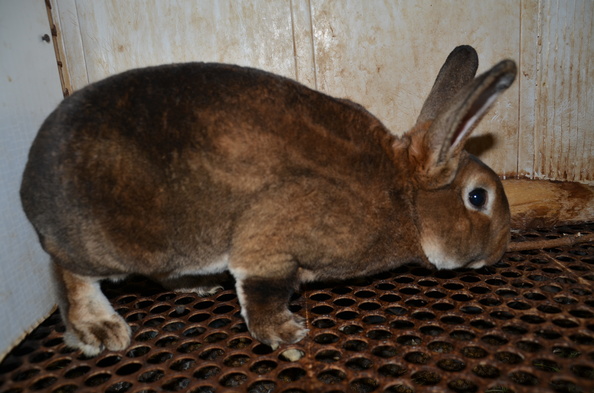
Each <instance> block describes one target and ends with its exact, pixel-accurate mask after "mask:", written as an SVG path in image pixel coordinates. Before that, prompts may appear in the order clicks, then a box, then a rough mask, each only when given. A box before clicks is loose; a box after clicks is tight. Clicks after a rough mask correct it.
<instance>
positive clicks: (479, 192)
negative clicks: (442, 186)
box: [468, 188, 487, 209]
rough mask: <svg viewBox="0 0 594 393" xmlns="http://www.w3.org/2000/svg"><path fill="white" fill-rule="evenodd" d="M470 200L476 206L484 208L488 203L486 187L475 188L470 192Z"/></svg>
mask: <svg viewBox="0 0 594 393" xmlns="http://www.w3.org/2000/svg"><path fill="white" fill-rule="evenodd" d="M468 202H470V204H471V205H472V206H474V207H476V208H479V209H480V208H482V207H484V206H485V203H487V191H486V190H485V189H484V188H475V189H474V190H472V191H470V192H469V193H468Z"/></svg>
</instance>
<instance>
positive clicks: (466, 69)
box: [396, 46, 516, 269]
mask: <svg viewBox="0 0 594 393" xmlns="http://www.w3.org/2000/svg"><path fill="white" fill-rule="evenodd" d="M477 67H478V57H477V55H476V52H475V51H474V49H473V48H471V47H469V46H461V47H458V48H456V49H455V50H454V51H453V52H452V53H451V54H450V56H449V57H448V59H447V60H446V62H445V64H444V65H443V67H442V68H441V70H440V72H439V75H438V76H437V80H436V81H435V84H434V86H433V88H432V90H431V92H430V94H429V97H428V98H427V100H426V101H425V104H424V106H423V108H422V110H421V114H420V116H419V118H418V120H417V124H416V125H415V127H414V128H413V129H412V130H411V131H409V132H408V133H407V134H405V135H404V137H403V138H402V140H401V141H400V142H398V143H397V145H398V144H399V143H401V145H400V146H396V147H397V148H398V147H400V148H402V149H404V150H406V152H405V154H406V156H407V158H408V166H409V168H410V169H409V173H410V176H411V178H412V180H413V182H414V187H413V188H414V192H413V193H414V201H413V204H414V210H415V212H416V224H417V227H418V229H419V232H420V234H421V239H420V243H421V246H422V248H423V251H424V252H425V255H426V256H427V258H428V260H429V261H430V262H431V263H432V264H433V265H435V266H436V267H437V268H440V269H453V268H461V267H471V268H479V267H482V266H485V265H489V264H492V263H495V262H497V261H498V260H499V259H500V258H501V256H502V254H503V252H504V251H505V249H506V247H507V244H508V241H509V237H510V226H509V220H510V213H509V205H508V202H507V199H506V197H505V193H504V191H503V187H502V185H501V182H500V180H499V178H498V176H497V175H496V174H495V173H494V172H493V171H492V170H491V169H490V168H489V167H487V166H486V165H485V164H483V163H482V162H481V161H480V160H479V159H478V158H476V157H474V156H472V155H471V154H469V153H467V152H466V151H464V144H465V142H466V141H467V139H468V137H469V135H470V133H471V132H472V130H473V129H474V126H475V125H476V124H477V123H478V121H479V120H480V119H481V117H482V116H483V115H484V114H485V112H486V111H487V110H488V109H489V107H490V106H491V104H492V103H493V102H494V101H495V99H496V98H497V96H498V95H499V94H500V93H502V92H503V91H504V90H505V89H507V88H508V87H509V86H510V85H511V84H512V82H513V80H514V78H515V75H516V65H515V63H514V62H513V61H511V60H504V61H502V62H500V63H498V64H497V65H496V66H494V67H493V68H492V69H490V70H489V71H487V72H485V73H484V74H482V75H480V76H478V77H477V78H474V76H475V73H476V69H477Z"/></svg>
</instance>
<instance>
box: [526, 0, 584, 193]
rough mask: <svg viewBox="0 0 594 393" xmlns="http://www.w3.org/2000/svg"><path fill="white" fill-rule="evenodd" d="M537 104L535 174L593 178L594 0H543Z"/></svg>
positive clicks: (552, 176)
mask: <svg viewBox="0 0 594 393" xmlns="http://www.w3.org/2000/svg"><path fill="white" fill-rule="evenodd" d="M539 15H540V19H541V23H540V31H539V36H540V38H539V47H538V57H537V64H538V74H537V80H536V85H537V101H536V108H535V117H536V121H535V129H534V130H535V138H534V149H535V162H534V172H535V175H536V177H544V178H549V179H556V180H560V179H563V180H571V181H582V182H593V181H594V40H593V38H594V2H592V1H590V0H582V1H580V0H573V1H558V0H543V1H542V2H541V3H540V10H539Z"/></svg>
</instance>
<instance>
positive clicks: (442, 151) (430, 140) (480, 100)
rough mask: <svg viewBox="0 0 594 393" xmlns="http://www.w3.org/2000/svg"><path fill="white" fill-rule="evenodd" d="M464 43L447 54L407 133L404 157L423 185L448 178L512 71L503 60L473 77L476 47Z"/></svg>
mask: <svg viewBox="0 0 594 393" xmlns="http://www.w3.org/2000/svg"><path fill="white" fill-rule="evenodd" d="M460 48H462V49H460ZM468 48H470V47H458V48H456V49H455V50H454V52H452V54H451V55H450V56H449V57H448V60H447V61H446V63H445V64H444V66H443V67H442V69H441V71H440V73H439V75H438V77H437V80H436V82H435V85H434V86H433V89H432V90H431V93H430V94H429V98H428V99H427V102H426V103H425V105H424V106H423V109H422V111H421V115H420V116H419V120H418V122H417V124H416V126H415V127H414V128H413V129H412V130H411V131H410V132H408V133H407V136H408V137H409V138H410V139H409V140H410V145H409V147H408V155H409V159H410V160H411V163H412V164H413V166H414V168H415V178H416V179H417V180H418V182H419V186H420V187H422V188H426V189H436V188H440V187H443V186H446V185H448V184H449V183H450V182H451V181H452V180H453V178H454V176H455V175H456V173H457V171H458V166H459V162H460V157H461V156H462V151H463V149H464V143H465V142H466V141H467V140H468V137H469V136H470V133H471V132H472V130H473V129H474V127H475V126H476V124H477V123H478V122H479V120H480V119H481V118H482V116H483V115H484V114H485V113H486V112H487V110H488V109H489V108H490V107H491V105H492V104H493V103H494V102H495V99H496V98H497V97H498V96H499V95H500V94H501V93H502V92H503V91H505V90H506V89H507V88H508V87H509V86H511V84H512V82H513V81H514V79H515V76H516V72H517V71H516V64H515V63H514V62H513V61H511V60H504V61H501V62H500V63H498V64H497V65H495V66H494V67H493V68H491V69H490V70H489V71H487V72H485V73H484V74H482V75H480V76H478V77H477V78H475V79H472V77H473V76H474V73H475V71H476V65H477V60H476V52H474V50H470V49H468Z"/></svg>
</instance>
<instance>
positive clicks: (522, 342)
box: [0, 224, 594, 393]
mask: <svg viewBox="0 0 594 393" xmlns="http://www.w3.org/2000/svg"><path fill="white" fill-rule="evenodd" d="M578 232H582V233H592V232H594V224H587V225H582V226H574V227H560V228H556V229H554V230H549V231H530V232H526V233H523V234H521V235H519V234H518V235H514V239H515V240H526V239H545V238H555V237H560V236H563V235H564V234H576V233H578ZM104 290H105V292H106V294H107V295H108V297H109V298H110V299H111V301H112V303H113V304H114V306H115V308H116V310H117V311H118V312H119V313H120V314H121V315H122V316H124V318H125V319H126V320H127V321H128V322H129V323H130V325H131V326H132V329H133V341H132V345H131V346H130V348H129V349H128V350H126V351H122V352H104V353H102V354H100V355H99V356H97V357H95V358H85V357H83V356H81V355H80V353H78V352H76V351H72V350H69V349H67V348H65V347H64V344H63V341H62V334H63V332H64V326H63V324H62V322H61V319H60V317H59V315H58V314H57V313H55V314H54V315H52V316H51V317H50V318H48V319H47V320H46V321H45V322H44V323H42V324H41V325H40V326H39V327H38V328H37V329H36V330H35V331H33V332H32V333H31V334H30V335H29V336H28V337H27V338H26V339H25V340H24V341H23V342H22V343H21V344H20V345H19V346H18V347H17V348H15V349H14V350H13V351H12V352H11V353H10V354H9V355H8V356H7V357H6V358H5V359H4V361H3V362H2V363H1V365H0V391H2V392H6V393H9V392H10V393H20V392H40V391H44V392H53V393H67V392H110V393H123V392H130V393H139V392H143V393H150V392H163V391H165V392H168V391H181V392H192V393H199V392H200V393H206V392H250V393H265V392H279V393H280V392H282V393H297V392H395V393H412V392H453V393H473V392H486V393H511V392H516V393H520V392H558V393H577V392H583V393H594V295H593V291H594V243H583V244H579V245H575V246H573V247H564V248H553V249H546V250H533V251H523V252H514V253H508V254H506V255H505V257H504V258H503V260H502V261H501V262H500V263H498V264H497V265H495V266H493V267H490V268H483V269H480V270H478V271H472V270H461V271H431V270H427V269H425V268H421V267H415V266H407V267H402V268H399V269H397V270H395V271H392V272H389V273H385V274H381V275H377V276H374V277H370V278H364V279H359V280H352V281H348V282H341V283H338V284H336V283H335V284H320V285H314V286H309V287H306V288H304V289H303V290H302V291H301V292H300V294H299V295H296V296H294V298H293V300H292V302H291V309H292V311H294V312H296V313H298V314H300V315H302V316H303V317H305V318H306V321H307V325H308V327H309V329H310V332H309V335H308V336H307V337H306V338H305V339H304V340H302V342H300V343H298V344H296V345H290V346H284V347H281V348H279V349H278V350H275V351H272V350H271V349H270V348H269V347H267V346H265V345H262V344H260V343H259V342H257V341H256V340H254V339H252V338H251V337H250V335H249V333H248V332H247V330H246V326H245V324H244V323H243V321H242V319H241V317H240V316H239V304H238V301H237V296H236V294H235V290H234V289H233V285H232V283H229V284H228V285H227V286H226V287H225V289H224V290H223V291H221V292H219V293H217V294H215V295H213V296H209V297H203V298H200V297H198V296H196V295H194V294H187V293H173V292H167V291H164V290H162V289H160V288H159V287H157V286H155V285H154V284H152V283H150V282H148V281H146V280H144V279H141V278H136V279H133V280H128V281H126V282H124V283H121V284H118V285H113V284H110V285H105V286H104ZM4 318H9V316H4ZM287 349H293V353H295V350H297V351H300V352H297V353H299V354H301V355H302V356H301V358H300V359H299V360H296V361H290V360H288V359H287V358H286V357H285V355H284V354H283V353H284V351H286V350H287Z"/></svg>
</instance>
